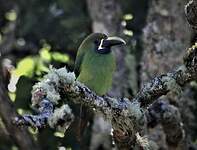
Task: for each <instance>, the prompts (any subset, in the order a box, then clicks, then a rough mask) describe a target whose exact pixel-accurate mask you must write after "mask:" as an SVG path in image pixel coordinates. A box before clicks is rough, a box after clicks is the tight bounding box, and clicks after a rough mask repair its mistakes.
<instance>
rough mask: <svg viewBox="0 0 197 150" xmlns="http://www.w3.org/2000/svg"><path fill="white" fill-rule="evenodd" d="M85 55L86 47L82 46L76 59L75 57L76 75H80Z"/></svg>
mask: <svg viewBox="0 0 197 150" xmlns="http://www.w3.org/2000/svg"><path fill="white" fill-rule="evenodd" d="M84 55H85V48H84V47H81V46H80V47H79V49H78V52H77V56H76V59H75V67H74V72H75V75H76V77H78V76H79V73H80V69H81V64H82V61H83V58H84Z"/></svg>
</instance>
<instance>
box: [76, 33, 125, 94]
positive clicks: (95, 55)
mask: <svg viewBox="0 0 197 150" xmlns="http://www.w3.org/2000/svg"><path fill="white" fill-rule="evenodd" d="M122 44H126V42H125V41H124V40H123V39H121V38H119V37H108V36H106V35H105V34H103V33H92V34H90V35H89V36H88V37H87V38H85V40H84V41H83V42H82V43H81V45H80V47H79V49H78V52H77V57H76V61H75V69H74V71H75V74H76V76H77V80H78V81H80V82H81V83H83V84H84V85H86V86H87V87H88V88H90V89H91V90H92V91H94V92H95V93H96V94H98V95H100V96H102V95H105V94H106V93H107V92H108V91H109V90H110V88H111V85H112V78H113V73H114V71H115V68H116V61H115V56H114V54H113V51H112V47H113V46H116V45H122Z"/></svg>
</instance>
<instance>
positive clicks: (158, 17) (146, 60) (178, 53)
mask: <svg viewBox="0 0 197 150" xmlns="http://www.w3.org/2000/svg"><path fill="white" fill-rule="evenodd" d="M186 2H187V1H186V0H174V1H172V0H167V1H162V0H151V1H149V11H148V17H147V25H146V26H145V28H144V30H143V37H142V39H143V49H144V52H143V56H142V59H141V85H143V84H144V83H145V82H146V81H148V80H150V79H151V78H153V77H155V76H156V75H160V74H163V73H165V72H168V71H170V70H171V69H172V68H176V67H177V66H178V64H181V63H182V57H183V54H184V53H185V51H184V48H185V49H186V47H188V45H189V43H190V39H191V32H190V30H189V25H188V23H187V21H186V17H185V14H184V5H185V4H186ZM186 91H187V94H188V88H187V89H185V90H184V91H183V94H182V95H183V96H182V97H177V96H175V94H173V93H171V94H168V96H167V97H164V98H162V99H164V100H169V101H170V103H171V104H173V105H174V106H176V107H178V108H179V111H180V112H181V115H182V119H183V120H184V119H186V118H187V119H186V120H188V118H189V119H191V118H192V117H193V114H192V113H191V110H190V109H189V106H190V105H191V103H192V104H193V103H194V100H193V99H191V98H188V95H187V94H185V93H186ZM189 93H191V92H189ZM189 122H191V120H190V121H189ZM162 128H163V130H162ZM164 132H165V127H164V126H161V125H158V126H157V127H155V128H154V129H150V130H149V137H150V138H152V139H154V141H156V143H157V144H158V145H159V147H160V148H163V149H188V146H187V144H186V142H185V140H186V138H184V137H182V138H181V140H182V141H181V140H180V141H176V140H175V138H172V137H171V138H172V139H170V138H169V137H168V134H167V133H166V132H165V133H164ZM156 137H160V138H156ZM174 141H176V142H175V143H173V142H174Z"/></svg>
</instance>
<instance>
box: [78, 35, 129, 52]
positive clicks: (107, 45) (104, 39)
mask: <svg viewBox="0 0 197 150" xmlns="http://www.w3.org/2000/svg"><path fill="white" fill-rule="evenodd" d="M88 44H92V45H93V47H94V50H95V51H96V52H97V53H99V54H108V53H110V52H111V47H112V46H115V45H123V44H126V42H125V41H124V40H123V39H121V38H119V37H115V36H114V37H108V36H107V35H105V34H103V33H92V34H90V35H89V36H88V37H87V38H86V39H85V40H84V41H83V42H82V44H81V46H82V47H83V46H85V45H88Z"/></svg>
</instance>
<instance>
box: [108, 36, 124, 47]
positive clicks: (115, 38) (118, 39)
mask: <svg viewBox="0 0 197 150" xmlns="http://www.w3.org/2000/svg"><path fill="white" fill-rule="evenodd" d="M107 40H110V41H112V40H114V41H120V42H122V43H123V44H124V45H126V42H125V40H123V39H122V38H119V37H116V36H111V37H108V38H107Z"/></svg>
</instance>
